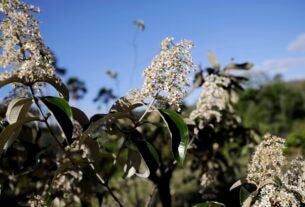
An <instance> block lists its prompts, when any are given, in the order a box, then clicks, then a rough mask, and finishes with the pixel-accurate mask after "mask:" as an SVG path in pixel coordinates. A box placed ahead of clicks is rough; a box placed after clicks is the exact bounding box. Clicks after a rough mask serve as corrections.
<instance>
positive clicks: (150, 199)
mask: <svg viewBox="0 0 305 207" xmlns="http://www.w3.org/2000/svg"><path fill="white" fill-rule="evenodd" d="M156 192H157V185H155V186H154V188H153V190H152V191H151V193H150V195H149V198H148V200H147V202H146V204H145V207H150V206H151V202H152V201H153V198H154V197H155V195H156Z"/></svg>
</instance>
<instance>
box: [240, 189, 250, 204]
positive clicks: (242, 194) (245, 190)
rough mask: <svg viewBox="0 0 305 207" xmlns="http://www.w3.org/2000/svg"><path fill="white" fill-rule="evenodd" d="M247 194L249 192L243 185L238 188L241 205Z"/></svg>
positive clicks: (248, 194)
mask: <svg viewBox="0 0 305 207" xmlns="http://www.w3.org/2000/svg"><path fill="white" fill-rule="evenodd" d="M249 196H250V192H249V191H248V190H247V189H246V188H245V187H243V186H242V187H241V188H240V190H239V202H240V205H241V206H242V205H243V203H244V202H245V201H246V200H247V198H248V197H249Z"/></svg>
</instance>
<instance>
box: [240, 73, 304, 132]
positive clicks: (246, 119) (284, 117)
mask: <svg viewBox="0 0 305 207" xmlns="http://www.w3.org/2000/svg"><path fill="white" fill-rule="evenodd" d="M304 89H305V81H289V82H285V81H283V80H282V79H281V77H280V76H275V77H274V78H273V80H271V81H269V82H267V83H265V84H263V85H260V86H259V87H257V88H247V89H246V90H244V91H242V92H241V93H240V101H239V102H238V104H237V105H236V113H237V114H238V115H239V116H240V117H241V118H242V121H243V124H244V126H245V127H247V128H252V129H254V130H256V132H257V133H259V134H260V135H262V134H264V133H267V132H270V133H272V134H276V135H280V136H283V137H285V136H287V135H289V134H290V133H298V132H300V131H301V130H303V129H304V126H305V90H304Z"/></svg>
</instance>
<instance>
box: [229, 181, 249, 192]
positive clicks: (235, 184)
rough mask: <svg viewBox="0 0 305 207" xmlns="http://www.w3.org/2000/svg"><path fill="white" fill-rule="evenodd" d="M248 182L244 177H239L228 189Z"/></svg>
mask: <svg viewBox="0 0 305 207" xmlns="http://www.w3.org/2000/svg"><path fill="white" fill-rule="evenodd" d="M245 183H248V182H247V180H246V179H239V180H238V181H236V182H235V183H234V184H233V185H232V186H231V187H230V191H231V190H233V189H235V188H238V187H240V186H242V185H243V184H245Z"/></svg>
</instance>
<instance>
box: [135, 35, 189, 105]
mask: <svg viewBox="0 0 305 207" xmlns="http://www.w3.org/2000/svg"><path fill="white" fill-rule="evenodd" d="M192 47H193V43H192V42H191V41H189V40H182V41H180V42H179V43H177V44H174V43H173V38H165V39H164V40H163V42H162V43H161V52H160V54H159V55H157V56H155V57H154V59H153V61H152V63H151V65H150V66H148V67H147V68H146V69H145V70H144V76H145V80H144V86H143V88H142V89H140V90H139V91H138V92H137V93H136V95H137V97H139V98H143V99H145V98H153V99H155V100H156V101H157V103H158V104H161V105H164V104H169V105H171V106H175V107H177V108H179V105H180V103H181V101H182V100H183V98H184V96H185V95H186V93H187V89H188V87H189V86H190V80H189V78H188V75H189V74H190V72H191V71H192V70H194V64H193V59H192V56H191V54H190V51H189V50H190V49H191V48H192Z"/></svg>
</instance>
